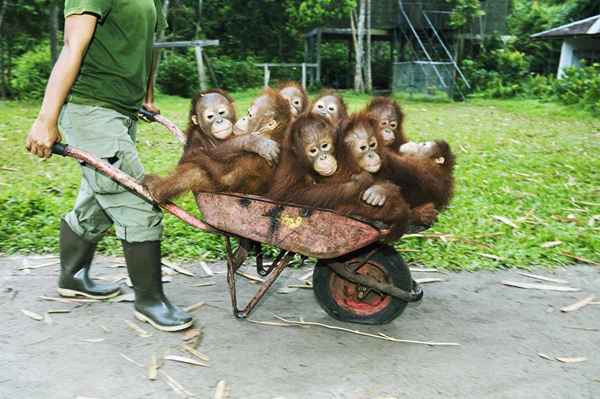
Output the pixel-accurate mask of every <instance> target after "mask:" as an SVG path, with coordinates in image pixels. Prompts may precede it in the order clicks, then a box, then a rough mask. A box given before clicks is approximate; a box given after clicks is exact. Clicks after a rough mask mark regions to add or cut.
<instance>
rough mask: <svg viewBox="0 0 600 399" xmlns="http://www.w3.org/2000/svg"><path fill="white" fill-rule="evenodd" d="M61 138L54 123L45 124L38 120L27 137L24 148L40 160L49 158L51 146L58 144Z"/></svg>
mask: <svg viewBox="0 0 600 399" xmlns="http://www.w3.org/2000/svg"><path fill="white" fill-rule="evenodd" d="M61 138H62V137H61V135H60V132H59V131H58V127H57V125H56V123H46V122H44V121H42V120H40V119H39V118H38V119H36V120H35V122H34V123H33V126H32V127H31V130H30V131H29V134H28V135H27V139H26V140H25V148H27V151H29V152H31V153H32V154H34V155H37V156H38V157H40V158H50V157H51V156H52V146H53V145H54V143H57V142H59V141H60V140H61Z"/></svg>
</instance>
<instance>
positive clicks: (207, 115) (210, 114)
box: [206, 112, 215, 121]
mask: <svg viewBox="0 0 600 399" xmlns="http://www.w3.org/2000/svg"><path fill="white" fill-rule="evenodd" d="M214 117H215V114H214V113H212V112H209V113H208V114H206V119H208V120H209V121H212V120H213V118H214Z"/></svg>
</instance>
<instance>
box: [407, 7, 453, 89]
mask: <svg viewBox="0 0 600 399" xmlns="http://www.w3.org/2000/svg"><path fill="white" fill-rule="evenodd" d="M398 4H399V6H400V12H401V13H402V15H403V16H404V19H405V20H406V23H407V24H408V27H409V28H410V30H411V32H412V33H413V35H414V36H415V39H417V43H419V47H421V50H423V53H424V54H425V57H427V59H428V60H429V62H432V63H433V59H432V58H431V56H430V55H429V52H428V51H427V49H426V48H425V45H424V44H423V41H422V40H421V36H419V33H418V32H417V30H416V29H415V27H414V25H413V24H412V22H411V20H410V18H409V16H408V14H407V13H406V10H405V9H404V2H403V1H402V0H398ZM432 66H433V70H434V71H435V74H436V75H437V77H438V79H439V80H440V83H441V84H442V86H443V87H444V88H448V85H447V84H446V82H445V81H444V78H443V77H442V75H441V74H440V71H438V69H437V67H436V66H435V65H434V64H432Z"/></svg>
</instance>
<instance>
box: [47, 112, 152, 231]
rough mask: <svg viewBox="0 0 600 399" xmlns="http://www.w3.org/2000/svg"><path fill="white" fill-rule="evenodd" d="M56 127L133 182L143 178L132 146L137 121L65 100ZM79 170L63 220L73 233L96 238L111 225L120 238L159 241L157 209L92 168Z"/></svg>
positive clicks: (75, 143)
mask: <svg viewBox="0 0 600 399" xmlns="http://www.w3.org/2000/svg"><path fill="white" fill-rule="evenodd" d="M59 129H60V131H61V132H62V133H63V135H64V136H65V139H66V141H67V143H68V144H69V145H72V146H73V147H76V148H79V149H81V150H84V151H87V152H89V153H91V154H94V155H95V156H96V157H98V158H102V159H104V160H105V161H107V162H109V163H111V164H112V165H113V166H115V167H117V168H119V169H121V170H122V171H123V172H125V173H127V174H128V175H130V176H132V177H134V178H135V179H137V180H141V179H142V178H143V177H144V167H143V166H142V164H141V163H140V160H139V159H138V156H137V151H136V148H135V134H136V122H135V121H134V120H132V119H131V118H129V117H127V116H125V115H123V114H121V113H119V112H117V111H113V110H111V109H107V108H102V107H94V106H88V105H79V104H72V103H68V104H65V106H64V107H63V109H62V111H61V114H60V120H59ZM81 170H82V179H81V186H80V189H79V195H78V197H77V201H76V202H75V207H74V208H73V210H71V211H70V212H69V213H67V214H66V215H65V218H64V219H65V221H66V222H67V224H68V225H69V227H71V229H72V230H73V232H75V233H76V234H77V235H79V236H80V237H82V238H83V239H85V240H87V241H91V242H97V241H98V240H100V238H102V235H103V233H104V232H105V231H106V230H108V229H109V228H110V227H111V226H112V225H113V224H114V226H115V231H116V234H117V238H118V239H120V240H124V241H127V242H144V241H158V240H160V239H161V236H162V230H163V226H162V213H161V211H160V209H159V208H158V207H156V206H154V205H153V204H151V203H149V202H147V201H146V200H144V199H142V198H141V197H139V196H137V195H135V194H133V193H131V192H129V191H127V190H126V189H125V188H123V187H122V186H120V185H119V184H118V183H116V182H114V181H113V180H111V179H110V178H108V177H106V176H104V175H102V174H100V173H98V172H96V171H95V170H93V169H90V168H87V167H84V166H82V168H81Z"/></svg>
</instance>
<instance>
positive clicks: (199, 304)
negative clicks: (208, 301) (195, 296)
mask: <svg viewBox="0 0 600 399" xmlns="http://www.w3.org/2000/svg"><path fill="white" fill-rule="evenodd" d="M204 305H205V303H204V302H198V303H195V304H193V305H190V306H187V307H185V308H183V310H185V311H186V312H188V313H190V312H193V311H194V310H198V309H200V308H201V307H202V306H204Z"/></svg>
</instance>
